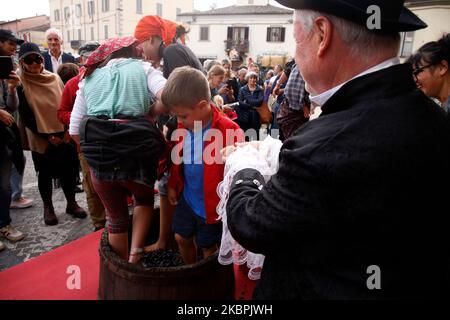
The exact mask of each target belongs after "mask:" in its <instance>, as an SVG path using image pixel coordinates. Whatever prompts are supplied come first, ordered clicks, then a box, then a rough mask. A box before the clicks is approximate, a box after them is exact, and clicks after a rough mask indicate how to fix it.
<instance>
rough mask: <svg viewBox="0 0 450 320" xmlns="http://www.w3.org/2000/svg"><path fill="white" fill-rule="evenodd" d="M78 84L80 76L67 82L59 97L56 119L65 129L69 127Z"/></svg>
mask: <svg viewBox="0 0 450 320" xmlns="http://www.w3.org/2000/svg"><path fill="white" fill-rule="evenodd" d="M79 82H80V75H77V76H75V77H73V78H72V79H70V80H69V81H67V83H66V84H65V86H64V91H63V94H62V97H61V103H60V104H59V107H58V119H59V121H61V123H62V124H64V125H65V126H66V127H69V123H70V115H71V113H72V109H73V105H74V104H75V99H76V98H77V91H78V83H79Z"/></svg>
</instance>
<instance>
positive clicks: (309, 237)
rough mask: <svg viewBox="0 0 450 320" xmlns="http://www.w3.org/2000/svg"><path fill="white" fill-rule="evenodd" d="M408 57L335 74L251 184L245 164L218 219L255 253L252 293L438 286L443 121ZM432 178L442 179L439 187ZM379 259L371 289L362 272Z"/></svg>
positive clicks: (444, 214) (368, 293)
mask: <svg viewBox="0 0 450 320" xmlns="http://www.w3.org/2000/svg"><path fill="white" fill-rule="evenodd" d="M411 72H412V69H411V67H410V66H409V65H398V66H393V67H390V68H388V69H384V70H381V71H378V72H376V73H372V74H369V75H366V76H363V77H360V78H357V79H355V80H353V81H350V82H349V83H347V84H346V85H344V86H343V87H342V88H341V89H340V90H339V91H338V92H337V93H336V94H335V95H334V96H333V97H332V98H331V99H330V100H329V101H328V102H327V103H326V104H325V105H324V106H323V108H322V110H323V113H322V115H321V116H320V117H319V118H318V119H316V120H313V121H310V122H308V123H306V124H304V125H303V126H302V127H300V128H299V129H298V130H297V131H296V132H295V134H294V135H293V136H292V137H291V138H289V139H288V140H286V142H285V143H284V144H283V147H282V150H281V153H280V159H279V160H280V162H279V171H278V173H277V174H276V175H274V176H273V177H272V179H271V180H270V181H269V182H268V183H267V184H266V185H265V187H264V188H263V189H262V191H259V189H258V187H257V185H256V184H255V183H254V182H253V180H254V179H257V180H259V181H260V182H262V181H263V180H262V177H261V175H260V174H259V173H258V172H257V171H255V170H252V169H245V170H242V171H240V172H238V174H237V175H236V176H235V182H236V181H237V180H243V181H244V182H242V183H238V184H237V185H235V186H234V187H233V188H232V190H231V193H230V197H229V201H228V205H227V212H228V226H229V228H230V231H231V233H232V235H233V236H234V237H235V239H236V240H237V241H238V242H239V243H241V244H242V245H243V246H244V247H246V248H247V249H249V250H251V251H253V252H257V253H262V254H265V255H266V260H265V263H264V267H263V271H262V277H261V280H260V282H259V283H258V285H257V288H256V290H255V293H254V297H255V298H258V299H315V298H319V299H352V298H356V299H371V298H430V297H434V296H442V295H443V294H444V293H448V292H449V290H448V286H447V285H448V278H447V277H448V270H449V264H448V262H449V259H448V257H449V253H450V250H449V249H450V239H449V238H450V237H449V236H450V232H449V231H448V230H449V226H450V224H449V216H450V210H449V204H448V188H447V187H446V186H448V183H449V181H450V168H449V166H450V152H449V148H450V130H449V122H448V119H447V118H446V116H445V114H444V113H443V112H442V110H440V108H439V107H438V106H437V105H436V104H434V103H433V102H431V100H430V99H428V98H427V97H426V96H425V95H424V94H423V93H422V92H421V91H420V90H418V89H417V88H416V86H415V84H414V81H413V79H412V76H411ZM441 186H442V187H441ZM371 265H376V266H379V267H380V270H381V278H380V279H381V290H376V289H375V290H369V289H368V287H367V284H366V281H367V280H368V278H369V277H370V276H371V275H372V273H369V274H368V272H367V268H368V267H369V266H371Z"/></svg>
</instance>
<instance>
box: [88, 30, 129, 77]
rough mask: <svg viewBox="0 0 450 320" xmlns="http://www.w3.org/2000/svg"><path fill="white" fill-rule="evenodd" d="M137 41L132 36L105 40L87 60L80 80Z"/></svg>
mask: <svg viewBox="0 0 450 320" xmlns="http://www.w3.org/2000/svg"><path fill="white" fill-rule="evenodd" d="M137 42H138V40H137V39H136V38H134V37H132V36H128V37H121V38H111V39H108V40H106V41H105V42H104V43H102V45H101V46H100V47H98V48H97V49H96V50H95V51H94V52H93V53H92V54H91V55H90V56H89V58H88V59H87V61H86V63H85V64H84V66H85V67H86V71H85V72H83V73H82V74H81V78H84V77H85V76H89V75H90V74H91V73H92V72H93V71H94V70H95V69H96V68H97V67H98V66H99V65H100V64H101V63H102V62H103V61H105V60H106V59H107V58H108V57H109V56H110V55H111V54H113V53H114V52H116V51H118V50H120V49H122V48H126V47H129V46H131V45H132V44H134V43H137Z"/></svg>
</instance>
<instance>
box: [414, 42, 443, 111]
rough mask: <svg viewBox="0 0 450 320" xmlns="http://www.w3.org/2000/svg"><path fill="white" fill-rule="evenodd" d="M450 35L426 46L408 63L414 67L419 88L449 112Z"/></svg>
mask: <svg viewBox="0 0 450 320" xmlns="http://www.w3.org/2000/svg"><path fill="white" fill-rule="evenodd" d="M449 61H450V34H447V35H444V36H443V37H442V38H441V39H439V40H438V41H432V42H428V43H426V44H424V45H423V46H422V47H420V48H419V50H417V53H415V54H414V55H412V56H411V57H410V58H409V59H408V62H410V63H411V64H412V66H413V75H414V79H415V80H416V83H417V86H418V87H419V88H420V89H421V90H422V91H423V92H424V93H425V94H426V95H427V96H429V97H431V98H434V99H437V100H438V101H439V102H440V104H441V106H442V107H443V108H444V109H445V110H446V111H447V112H449V111H450V110H449V107H450V105H449V104H450V101H449V96H450V70H449V63H450V62H449Z"/></svg>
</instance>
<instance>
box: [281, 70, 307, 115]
mask: <svg viewBox="0 0 450 320" xmlns="http://www.w3.org/2000/svg"><path fill="white" fill-rule="evenodd" d="M284 95H285V97H286V98H287V100H288V102H289V108H290V109H293V110H300V107H301V106H302V105H303V103H304V102H305V99H307V98H308V92H307V91H306V90H305V80H303V77H302V75H301V74H300V71H299V70H298V68H297V65H294V66H293V67H292V71H291V74H290V75H289V79H288V82H287V84H286V88H285V89H284Z"/></svg>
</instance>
